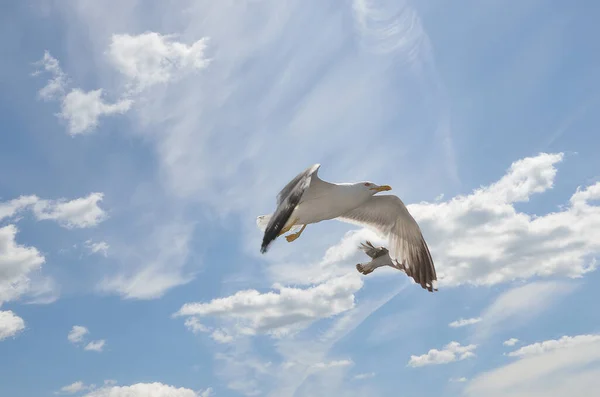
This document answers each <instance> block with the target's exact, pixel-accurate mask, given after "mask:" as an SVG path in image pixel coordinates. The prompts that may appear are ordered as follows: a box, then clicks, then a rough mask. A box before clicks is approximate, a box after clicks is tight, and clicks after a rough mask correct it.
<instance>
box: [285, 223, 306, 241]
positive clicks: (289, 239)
mask: <svg viewBox="0 0 600 397" xmlns="http://www.w3.org/2000/svg"><path fill="white" fill-rule="evenodd" d="M304 229H306V225H302V227H301V228H300V230H298V231H297V232H296V233H293V234H288V235H287V236H285V239H286V240H287V241H288V243H291V242H292V241H294V240H296V239H297V238H298V237H300V235H301V234H302V232H303V231H304Z"/></svg>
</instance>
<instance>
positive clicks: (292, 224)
mask: <svg viewBox="0 0 600 397" xmlns="http://www.w3.org/2000/svg"><path fill="white" fill-rule="evenodd" d="M296 222H298V219H294V221H293V222H292V223H290V225H289V226H286V227H284V228H283V229H281V231H280V232H279V234H278V235H277V237H279V236H281V235H282V234H285V233H287V232H289V231H290V229H291V228H292V227H294V225H295V224H296Z"/></svg>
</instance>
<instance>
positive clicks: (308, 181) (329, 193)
mask: <svg viewBox="0 0 600 397" xmlns="http://www.w3.org/2000/svg"><path fill="white" fill-rule="evenodd" d="M320 167H321V165H320V164H314V165H312V166H310V167H308V168H307V169H305V170H304V171H302V172H301V173H300V174H298V175H297V176H296V177H295V178H294V179H292V180H291V181H290V182H289V183H288V184H287V185H286V186H285V187H284V188H283V189H282V190H281V191H280V192H279V194H278V195H277V208H276V210H275V212H273V213H272V214H270V215H261V216H259V217H257V219H256V223H257V226H258V227H259V228H260V229H261V230H263V231H264V235H263V241H262V245H261V248H260V250H261V252H262V253H263V254H264V253H266V252H267V250H268V248H269V245H270V244H271V243H272V242H273V241H274V240H275V239H276V238H277V237H279V236H281V235H283V234H285V233H288V232H290V231H292V230H298V229H299V230H298V231H297V232H295V233H291V234H289V235H287V236H285V238H286V240H287V241H288V242H292V241H294V240H296V239H297V238H298V237H300V235H301V234H302V233H303V232H304V230H305V229H306V226H307V225H310V224H314V223H319V222H321V221H325V220H331V219H336V220H339V221H342V222H346V223H352V224H356V225H360V226H363V227H367V228H370V229H372V230H374V231H376V232H378V233H379V234H381V235H382V236H386V237H387V238H388V243H389V244H388V247H389V253H388V255H389V257H390V259H391V262H392V264H393V265H395V266H398V268H400V269H405V271H406V273H407V274H408V275H410V276H411V277H413V279H414V280H415V281H416V282H417V283H419V284H420V285H421V287H422V288H425V289H427V290H429V291H432V290H433V289H434V287H433V283H434V282H436V281H437V276H436V272H435V266H434V264H433V259H432V258H431V253H430V252H429V248H428V247H427V243H426V242H425V239H424V238H423V234H422V233H421V229H420V228H419V225H418V224H417V222H416V221H415V219H414V218H413V217H412V215H411V214H410V213H409V212H408V209H407V208H406V206H405V205H404V203H403V202H402V200H400V198H398V197H397V196H394V195H381V196H376V194H377V193H380V192H385V191H389V190H392V188H391V187H390V186H388V185H377V184H375V183H372V182H368V181H367V182H355V183H330V182H326V181H324V180H322V179H321V178H319V176H318V171H319V168H320Z"/></svg>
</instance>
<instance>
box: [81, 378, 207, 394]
mask: <svg viewBox="0 0 600 397" xmlns="http://www.w3.org/2000/svg"><path fill="white" fill-rule="evenodd" d="M202 393H206V391H204V392H202ZM208 395H210V394H208ZM148 396H152V397H205V396H206V395H202V394H200V393H197V392H195V391H193V390H191V389H186V388H184V387H175V386H170V385H165V384H163V383H159V382H154V383H136V384H134V385H130V386H108V387H102V388H100V389H97V390H94V391H92V392H90V393H88V394H86V395H85V396H84V397H148Z"/></svg>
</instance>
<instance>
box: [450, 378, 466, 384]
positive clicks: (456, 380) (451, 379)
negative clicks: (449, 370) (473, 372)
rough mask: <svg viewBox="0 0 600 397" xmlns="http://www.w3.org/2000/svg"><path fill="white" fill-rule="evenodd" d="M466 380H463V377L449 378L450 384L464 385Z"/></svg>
mask: <svg viewBox="0 0 600 397" xmlns="http://www.w3.org/2000/svg"><path fill="white" fill-rule="evenodd" d="M467 380H468V379H467V378H465V377H464V376H463V377H462V378H450V382H452V383H464V382H466V381H467Z"/></svg>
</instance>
